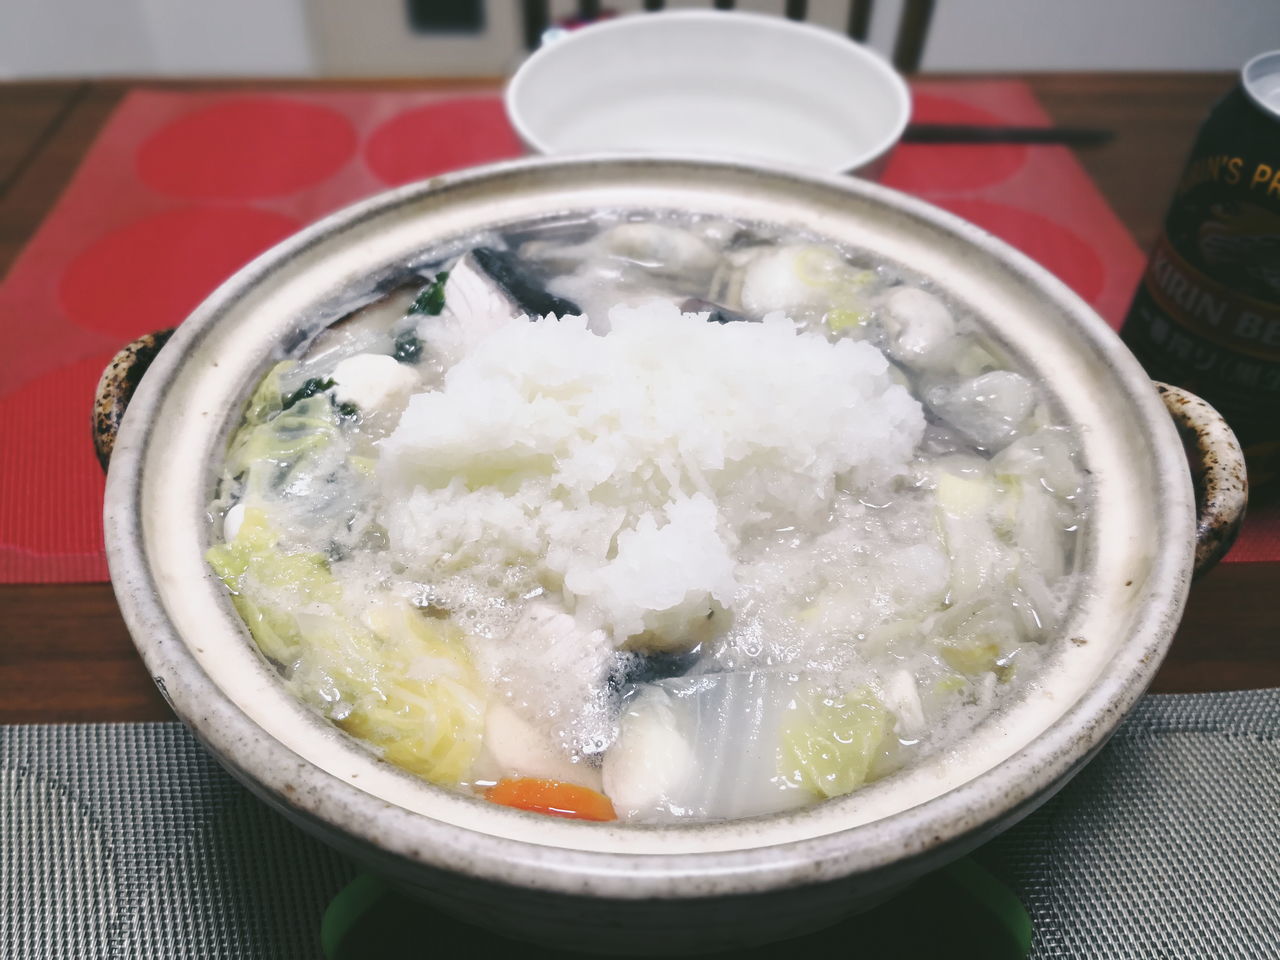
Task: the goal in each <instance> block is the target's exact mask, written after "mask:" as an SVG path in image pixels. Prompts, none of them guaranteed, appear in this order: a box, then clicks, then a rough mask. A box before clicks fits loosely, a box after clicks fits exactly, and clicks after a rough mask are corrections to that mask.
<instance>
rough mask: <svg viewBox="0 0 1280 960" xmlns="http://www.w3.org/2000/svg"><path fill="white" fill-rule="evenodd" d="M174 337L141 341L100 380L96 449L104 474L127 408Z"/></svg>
mask: <svg viewBox="0 0 1280 960" xmlns="http://www.w3.org/2000/svg"><path fill="white" fill-rule="evenodd" d="M171 336H173V331H172V330H161V331H159V332H158V333H148V334H147V335H146V336H144V337H139V338H138V339H137V340H135V341H133V343H131V344H129V345H128V346H126V347H124V348H122V349H121V350H120V351H119V352H118V353H117V354H116V355H115V356H114V357H112V358H111V362H110V363H108V364H107V369H105V370H103V371H102V376H101V377H99V378H98V389H97V390H96V391H95V392H94V396H93V447H94V449H95V450H96V451H97V453H98V463H100V464H101V465H102V469H103V471H104V472H105V471H106V469H107V464H108V463H110V461H111V451H112V450H113V449H114V448H115V445H116V432H117V431H118V430H119V429H120V421H121V420H123V419H124V411H125V408H126V407H127V406H129V401H130V400H132V399H133V393H134V391H135V390H137V389H138V383H139V382H140V381H141V380H142V375H143V374H144V373H146V372H147V368H148V367H150V366H151V361H153V360H155V358H156V355H157V354H158V353H159V352H160V348H161V347H163V346H164V345H165V344H166V343H168V342H169V338H170V337H171Z"/></svg>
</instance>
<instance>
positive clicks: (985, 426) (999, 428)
mask: <svg viewBox="0 0 1280 960" xmlns="http://www.w3.org/2000/svg"><path fill="white" fill-rule="evenodd" d="M925 400H926V401H927V402H928V404H929V406H930V407H932V408H933V410H934V412H935V413H937V414H938V415H939V416H940V417H942V418H943V419H944V420H946V421H948V422H949V423H951V424H952V425H953V426H954V427H956V428H957V429H958V430H960V431H961V432H962V433H964V434H965V435H966V436H967V437H969V439H971V440H972V441H973V442H974V443H976V444H978V445H979V446H981V447H986V448H987V449H989V450H993V449H997V448H1000V447H1003V446H1005V445H1006V444H1008V443H1009V442H1010V441H1011V440H1013V439H1014V438H1015V437H1017V436H1018V434H1019V433H1020V432H1021V429H1022V426H1023V424H1024V423H1025V421H1026V419H1027V417H1028V416H1029V415H1030V414H1031V410H1032V407H1034V406H1035V402H1036V392H1035V388H1034V387H1032V386H1031V381H1029V380H1028V379H1027V378H1026V377H1024V376H1022V374H1020V373H1014V372H1013V371H1012V370H993V371H991V372H990V373H984V374H982V375H981V376H978V377H974V378H972V379H969V380H961V381H960V382H959V383H944V384H938V385H937V386H934V387H932V388H930V389H929V390H928V391H927V392H926V393H925Z"/></svg>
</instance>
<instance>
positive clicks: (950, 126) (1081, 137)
mask: <svg viewBox="0 0 1280 960" xmlns="http://www.w3.org/2000/svg"><path fill="white" fill-rule="evenodd" d="M1114 136H1115V134H1114V133H1113V132H1112V131H1110V130H1101V129H1098V128H1095V127H1023V126H1016V127H1015V126H998V125H992V126H987V125H975V124H964V123H912V124H908V125H907V129H906V132H905V133H904V134H903V135H902V140H903V142H904V143H1057V144H1064V145H1066V146H1072V147H1085V146H1096V145H1097V144H1101V143H1106V142H1107V141H1109V140H1111V139H1112V137H1114Z"/></svg>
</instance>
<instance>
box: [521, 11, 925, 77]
mask: <svg viewBox="0 0 1280 960" xmlns="http://www.w3.org/2000/svg"><path fill="white" fill-rule="evenodd" d="M874 4H875V0H850V3H849V19H848V29H847V32H848V34H849V36H850V37H852V38H853V39H854V40H857V41H859V42H865V41H866V39H867V32H868V31H869V30H870V28H871V16H872V7H873V6H874ZM522 5H523V18H524V43H525V47H526V48H527V49H529V50H533V49H535V48H536V47H537V46H538V43H539V42H540V41H541V39H542V34H543V31H545V30H546V29H547V27H548V26H549V25H550V13H549V11H550V6H551V3H550V0H523V3H522ZM711 5H712V6H713V7H714V8H715V9H717V10H732V9H733V7H734V0H712V3H711ZM933 5H934V0H904V3H903V6H902V17H901V19H900V20H899V21H898V35H897V38H896V39H895V40H894V44H893V65H894V66H895V67H896V68H897V69H898V70H899V71H901V72H902V73H914V72H915V71H916V70H918V69H919V68H920V60H921V58H922V57H923V56H924V44H925V35H926V34H927V33H928V32H929V19H930V17H932V16H933ZM664 6H666V2H665V0H644V9H645V10H649V11H653V10H661V9H662V8H663V7H664ZM602 9H603V3H602V2H601V0H578V18H579V19H581V20H595V19H596V18H597V17H599V16H600V13H601V11H602ZM808 13H809V3H808V0H785V4H784V8H783V14H784V15H785V16H786V17H788V18H790V19H792V20H803V19H805V17H806V16H807V15H808Z"/></svg>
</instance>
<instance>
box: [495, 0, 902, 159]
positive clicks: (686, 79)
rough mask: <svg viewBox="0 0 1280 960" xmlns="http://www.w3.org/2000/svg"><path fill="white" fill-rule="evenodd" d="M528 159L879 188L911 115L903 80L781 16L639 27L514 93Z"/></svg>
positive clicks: (518, 79) (577, 51)
mask: <svg viewBox="0 0 1280 960" xmlns="http://www.w3.org/2000/svg"><path fill="white" fill-rule="evenodd" d="M506 105H507V114H508V116H509V117H510V119H511V122H512V124H513V125H514V126H515V128H516V130H517V131H518V132H519V133H520V136H521V137H522V138H523V139H524V141H525V143H526V144H528V146H529V147H530V149H532V150H534V151H536V152H538V153H546V154H563V153H582V152H594V151H615V152H616V151H628V152H631V151H640V152H657V153H667V154H677V153H678V154H683V155H686V156H701V157H727V158H731V159H738V160H749V161H760V162H765V163H785V164H791V165H794V166H797V167H805V168H808V169H810V170H814V171H817V172H821V173H842V172H851V171H853V172H860V173H866V174H869V175H874V174H875V173H877V172H878V171H879V169H880V167H881V166H882V165H883V162H884V160H885V159H887V157H888V155H889V151H890V150H891V149H892V148H893V147H894V145H895V144H896V143H897V142H898V140H899V139H900V138H901V137H902V132H903V130H904V129H905V128H906V125H907V120H908V118H909V116H910V114H911V95H910V93H909V92H908V90H907V85H906V83H905V82H904V81H903V79H902V78H901V77H900V76H899V75H898V74H897V73H895V72H894V70H893V68H892V67H890V66H889V65H888V64H887V63H885V62H884V61H883V60H882V59H880V57H879V56H878V55H877V54H875V53H874V52H872V51H871V50H869V49H867V48H866V47H864V46H861V45H860V44H857V43H854V42H853V41H852V40H850V39H848V38H847V37H844V36H841V35H840V34H838V33H835V32H833V31H831V30H827V29H824V28H822V27H816V26H812V25H809V24H805V23H797V22H795V21H791V20H786V19H784V18H782V17H777V16H765V15H760V14H750V13H728V12H720V11H709V10H689V11H679V12H672V13H652V14H636V15H633V16H626V17H620V18H618V19H616V20H607V21H605V22H603V23H599V24H595V25H593V26H590V27H585V28H582V29H580V30H576V31H573V32H572V33H569V34H568V35H566V36H564V37H561V38H559V39H557V40H554V41H552V42H550V43H547V44H545V45H544V46H543V47H542V48H541V49H539V50H538V51H537V52H535V53H534V54H533V55H532V56H531V57H529V59H528V60H526V61H525V62H524V64H523V65H522V66H521V67H520V69H519V70H518V71H517V73H516V74H515V76H514V77H513V78H512V80H511V82H510V84H509V85H508V87H507V92H506Z"/></svg>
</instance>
